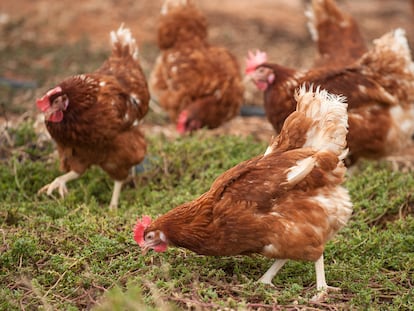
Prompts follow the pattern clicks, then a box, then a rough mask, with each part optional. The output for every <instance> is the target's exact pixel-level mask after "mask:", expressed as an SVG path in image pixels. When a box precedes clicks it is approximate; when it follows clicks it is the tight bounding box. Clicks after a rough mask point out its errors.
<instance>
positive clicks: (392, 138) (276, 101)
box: [246, 29, 414, 165]
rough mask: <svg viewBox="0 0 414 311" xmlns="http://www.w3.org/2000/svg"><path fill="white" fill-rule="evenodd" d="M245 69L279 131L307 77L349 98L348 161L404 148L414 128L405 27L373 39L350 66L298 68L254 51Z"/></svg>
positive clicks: (412, 67)
mask: <svg viewBox="0 0 414 311" xmlns="http://www.w3.org/2000/svg"><path fill="white" fill-rule="evenodd" d="M246 73H247V75H249V76H250V77H251V78H252V79H253V81H254V82H255V83H256V86H257V87H258V88H259V89H261V90H263V91H264V108H265V111H266V115H267V118H268V120H269V121H270V123H271V124H272V125H273V127H274V128H275V130H276V131H280V130H281V128H282V125H283V122H284V120H285V119H286V118H287V116H288V115H289V114H290V113H292V112H293V110H294V109H295V103H294V101H293V100H292V98H291V97H292V95H293V93H294V90H295V88H296V87H297V86H298V85H301V84H302V83H304V82H307V83H313V84H315V85H320V86H321V87H322V88H324V89H326V90H328V91H329V92H330V93H333V94H342V95H344V96H345V97H346V98H347V99H348V122H349V134H348V137H347V141H348V146H349V149H350V153H349V157H348V161H349V165H351V164H353V163H355V162H356V161H357V159H359V158H361V157H365V158H374V159H375V158H376V159H378V158H382V157H384V156H387V155H389V154H391V153H394V152H397V151H398V150H401V149H402V148H404V147H405V146H406V145H407V144H408V143H409V142H410V141H411V136H412V134H413V133H414V105H413V103H414V64H413V62H412V60H411V53H410V49H409V47H408V43H407V39H406V37H405V32H404V30H402V29H397V30H395V31H392V32H389V33H387V34H385V35H384V36H382V37H381V38H379V39H377V40H375V41H374V46H373V48H371V49H370V50H369V51H368V52H366V53H365V54H364V55H363V56H362V57H360V58H359V59H358V60H357V61H355V62H354V63H353V64H352V65H349V66H343V67H342V68H340V67H337V68H331V67H322V68H315V69H311V70H307V71H297V70H294V69H291V68H287V67H283V66H281V65H277V64H271V63H268V62H267V58H266V54H265V53H263V52H257V53H256V54H253V53H250V54H249V58H248V61H247V68H246Z"/></svg>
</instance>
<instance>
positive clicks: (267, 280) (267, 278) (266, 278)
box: [259, 259, 287, 285]
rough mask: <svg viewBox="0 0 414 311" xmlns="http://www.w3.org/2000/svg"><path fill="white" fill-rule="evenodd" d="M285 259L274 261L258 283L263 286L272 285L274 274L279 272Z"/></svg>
mask: <svg viewBox="0 0 414 311" xmlns="http://www.w3.org/2000/svg"><path fill="white" fill-rule="evenodd" d="M286 261H287V259H276V261H275V262H274V263H273V265H272V266H271V267H270V268H269V269H268V270H267V271H266V273H265V274H263V276H262V277H261V278H260V279H259V282H260V283H263V284H269V285H273V284H272V280H273V278H274V277H275V275H276V273H278V272H279V270H280V269H281V268H282V267H283V265H284V264H285V263H286Z"/></svg>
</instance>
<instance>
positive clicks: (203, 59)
mask: <svg viewBox="0 0 414 311" xmlns="http://www.w3.org/2000/svg"><path fill="white" fill-rule="evenodd" d="M158 46H159V48H160V50H161V53H160V55H159V56H158V58H157V60H156V63H155V66H154V69H153V71H152V73H151V77H150V80H149V81H150V88H151V92H152V94H153V95H155V96H156V97H157V98H158V102H159V104H160V105H161V106H162V107H163V108H164V109H165V110H166V111H167V112H168V114H169V117H170V119H171V120H172V121H173V122H177V130H178V131H179V132H180V133H184V132H190V131H194V130H197V129H199V128H202V127H207V128H216V127H218V126H220V125H221V124H223V123H224V122H226V121H228V120H230V119H231V118H233V117H235V116H236V115H237V114H238V113H239V109H240V106H241V104H242V101H243V91H244V88H243V84H242V78H241V73H240V67H239V65H238V63H237V60H236V58H235V57H234V56H233V55H232V54H231V53H230V52H229V51H228V50H227V49H226V48H224V47H218V46H213V45H211V44H210V43H209V42H208V40H207V22H206V19H205V17H204V16H203V14H202V13H201V12H200V11H199V10H198V9H196V8H195V7H194V5H192V4H191V1H187V0H166V1H165V3H164V6H163V8H162V10H161V17H160V20H159V25H158Z"/></svg>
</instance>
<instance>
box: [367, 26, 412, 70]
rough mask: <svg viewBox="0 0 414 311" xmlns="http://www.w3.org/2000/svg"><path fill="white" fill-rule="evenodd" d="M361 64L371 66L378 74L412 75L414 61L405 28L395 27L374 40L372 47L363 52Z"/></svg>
mask: <svg viewBox="0 0 414 311" xmlns="http://www.w3.org/2000/svg"><path fill="white" fill-rule="evenodd" d="M361 64H363V65H365V66H372V65H373V64H375V66H374V67H375V69H376V71H377V72H379V73H380V74H384V75H388V74H395V73H397V74H399V73H402V72H404V73H406V74H409V75H411V78H413V77H414V63H413V61H412V58H411V50H410V47H409V45H408V41H407V37H406V33H405V30H404V29H402V28H397V29H395V30H393V31H390V32H388V33H386V34H385V35H383V36H382V37H380V38H378V39H376V40H374V47H373V48H372V49H371V50H370V51H368V52H367V53H365V54H364V56H363V57H362V58H361Z"/></svg>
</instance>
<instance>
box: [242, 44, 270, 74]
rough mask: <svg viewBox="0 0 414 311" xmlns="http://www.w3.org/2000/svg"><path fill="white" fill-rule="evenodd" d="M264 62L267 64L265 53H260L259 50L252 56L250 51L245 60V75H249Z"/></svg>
mask: <svg viewBox="0 0 414 311" xmlns="http://www.w3.org/2000/svg"><path fill="white" fill-rule="evenodd" d="M266 62H267V53H266V52H261V51H259V50H256V53H255V54H254V53H253V52H252V51H249V52H248V55H247V58H246V73H247V74H249V73H251V72H252V71H254V70H255V69H256V68H257V66H260V65H262V64H264V63H266Z"/></svg>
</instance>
